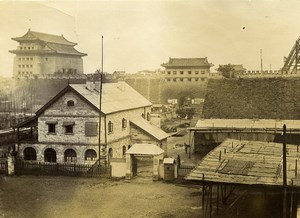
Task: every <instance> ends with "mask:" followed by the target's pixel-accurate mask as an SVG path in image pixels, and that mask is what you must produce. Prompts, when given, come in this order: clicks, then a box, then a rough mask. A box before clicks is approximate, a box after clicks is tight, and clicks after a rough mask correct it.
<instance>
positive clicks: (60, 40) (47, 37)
mask: <svg viewBox="0 0 300 218" xmlns="http://www.w3.org/2000/svg"><path fill="white" fill-rule="evenodd" d="M12 39H13V40H15V41H24V40H41V41H43V42H50V43H56V44H62V45H69V46H75V45H76V44H77V43H74V42H70V41H68V40H67V39H65V37H64V36H63V35H61V36H59V35H53V34H48V33H41V32H35V31H31V30H30V29H29V30H28V32H27V33H26V34H25V35H24V36H21V37H15V38H12Z"/></svg>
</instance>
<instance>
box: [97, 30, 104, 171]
mask: <svg viewBox="0 0 300 218" xmlns="http://www.w3.org/2000/svg"><path fill="white" fill-rule="evenodd" d="M101 44H102V46H101V70H99V137H98V144H99V146H98V153H99V154H98V155H99V166H100V165H101V164H100V151H101V149H100V148H101V105H102V75H103V36H102V40H101Z"/></svg>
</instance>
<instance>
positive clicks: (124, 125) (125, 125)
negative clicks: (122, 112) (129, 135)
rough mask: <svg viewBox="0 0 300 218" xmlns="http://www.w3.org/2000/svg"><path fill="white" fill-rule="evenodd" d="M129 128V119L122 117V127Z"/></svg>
mask: <svg viewBox="0 0 300 218" xmlns="http://www.w3.org/2000/svg"><path fill="white" fill-rule="evenodd" d="M126 128H127V120H126V119H125V118H123V119H122V129H126Z"/></svg>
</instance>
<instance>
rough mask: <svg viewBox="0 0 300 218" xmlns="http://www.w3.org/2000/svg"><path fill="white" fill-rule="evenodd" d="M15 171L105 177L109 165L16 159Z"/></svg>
mask: <svg viewBox="0 0 300 218" xmlns="http://www.w3.org/2000/svg"><path fill="white" fill-rule="evenodd" d="M15 173H16V174H18V175H24V174H33V175H52V176H86V177H105V178H109V177H110V176H111V168H110V166H100V165H90V164H76V163H74V164H72V163H49V162H37V161H23V160H16V162H15Z"/></svg>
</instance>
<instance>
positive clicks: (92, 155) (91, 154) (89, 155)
mask: <svg viewBox="0 0 300 218" xmlns="http://www.w3.org/2000/svg"><path fill="white" fill-rule="evenodd" d="M84 159H85V160H87V161H94V160H96V159H97V153H96V151H95V150H93V149H88V150H86V152H85V154H84Z"/></svg>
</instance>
